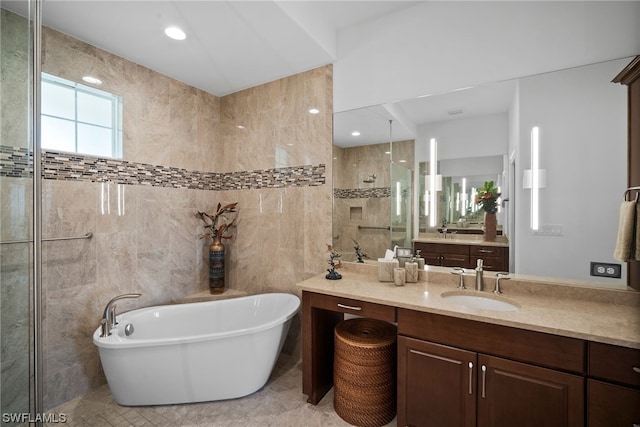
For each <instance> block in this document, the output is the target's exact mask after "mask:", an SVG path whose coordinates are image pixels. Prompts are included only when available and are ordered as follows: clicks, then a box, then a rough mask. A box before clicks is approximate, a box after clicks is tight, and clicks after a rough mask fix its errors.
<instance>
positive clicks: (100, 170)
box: [0, 146, 326, 191]
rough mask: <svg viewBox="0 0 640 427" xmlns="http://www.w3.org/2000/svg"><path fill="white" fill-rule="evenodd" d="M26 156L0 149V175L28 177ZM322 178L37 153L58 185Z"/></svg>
mask: <svg viewBox="0 0 640 427" xmlns="http://www.w3.org/2000/svg"><path fill="white" fill-rule="evenodd" d="M31 157H32V156H31V153H30V152H29V150H27V149H26V148H22V147H8V146H0V176H5V177H14V178H28V177H29V176H30V174H31V172H32V168H31V162H32V159H31ZM325 174H326V168H325V165H324V164H319V165H305V166H292V167H285V168H273V169H263V170H254V171H239V172H228V173H216V172H201V171H189V170H187V169H180V168H173V167H167V166H159V165H150V164H145V163H134V162H128V161H126V160H119V159H107V158H99V157H90V156H83V155H80V154H73V153H59V152H54V151H44V152H43V153H42V176H43V178H44V179H54V180H62V181H89V182H112V183H114V184H127V185H150V186H154V187H171V188H188V189H197V190H223V191H224V190H244V189H260V188H285V187H314V186H320V185H324V184H325V183H326V176H325Z"/></svg>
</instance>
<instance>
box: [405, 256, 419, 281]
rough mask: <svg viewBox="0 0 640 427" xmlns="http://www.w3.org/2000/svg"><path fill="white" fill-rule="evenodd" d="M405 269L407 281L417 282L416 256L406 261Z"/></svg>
mask: <svg viewBox="0 0 640 427" xmlns="http://www.w3.org/2000/svg"><path fill="white" fill-rule="evenodd" d="M404 269H405V271H406V281H407V283H416V282H417V281H418V263H417V262H416V257H412V258H411V260H410V261H407V262H405V264H404Z"/></svg>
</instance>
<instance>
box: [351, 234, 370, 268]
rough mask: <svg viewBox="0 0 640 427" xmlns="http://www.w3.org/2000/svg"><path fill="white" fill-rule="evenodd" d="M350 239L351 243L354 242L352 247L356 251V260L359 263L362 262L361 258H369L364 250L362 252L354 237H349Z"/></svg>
mask: <svg viewBox="0 0 640 427" xmlns="http://www.w3.org/2000/svg"><path fill="white" fill-rule="evenodd" d="M351 240H353V243H355V244H356V245H355V246H354V247H353V249H355V251H356V258H358V262H359V263H361V264H364V261H363V260H362V258H369V256H368V255H367V253H366V252H362V248H360V244H359V243H358V242H356V241H355V239H351Z"/></svg>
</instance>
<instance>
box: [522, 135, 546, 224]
mask: <svg viewBox="0 0 640 427" xmlns="http://www.w3.org/2000/svg"><path fill="white" fill-rule="evenodd" d="M522 178H523V179H522V182H523V187H524V188H530V189H531V229H532V230H534V231H537V230H538V229H539V228H540V217H539V212H540V188H543V187H544V186H545V185H546V171H545V170H541V169H540V128H539V127H538V126H534V127H533V128H531V169H530V170H525V171H524V175H523V177H522Z"/></svg>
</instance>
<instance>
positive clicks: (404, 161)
mask: <svg viewBox="0 0 640 427" xmlns="http://www.w3.org/2000/svg"><path fill="white" fill-rule="evenodd" d="M399 162H400V163H407V161H406V160H404V159H402V160H399Z"/></svg>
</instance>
